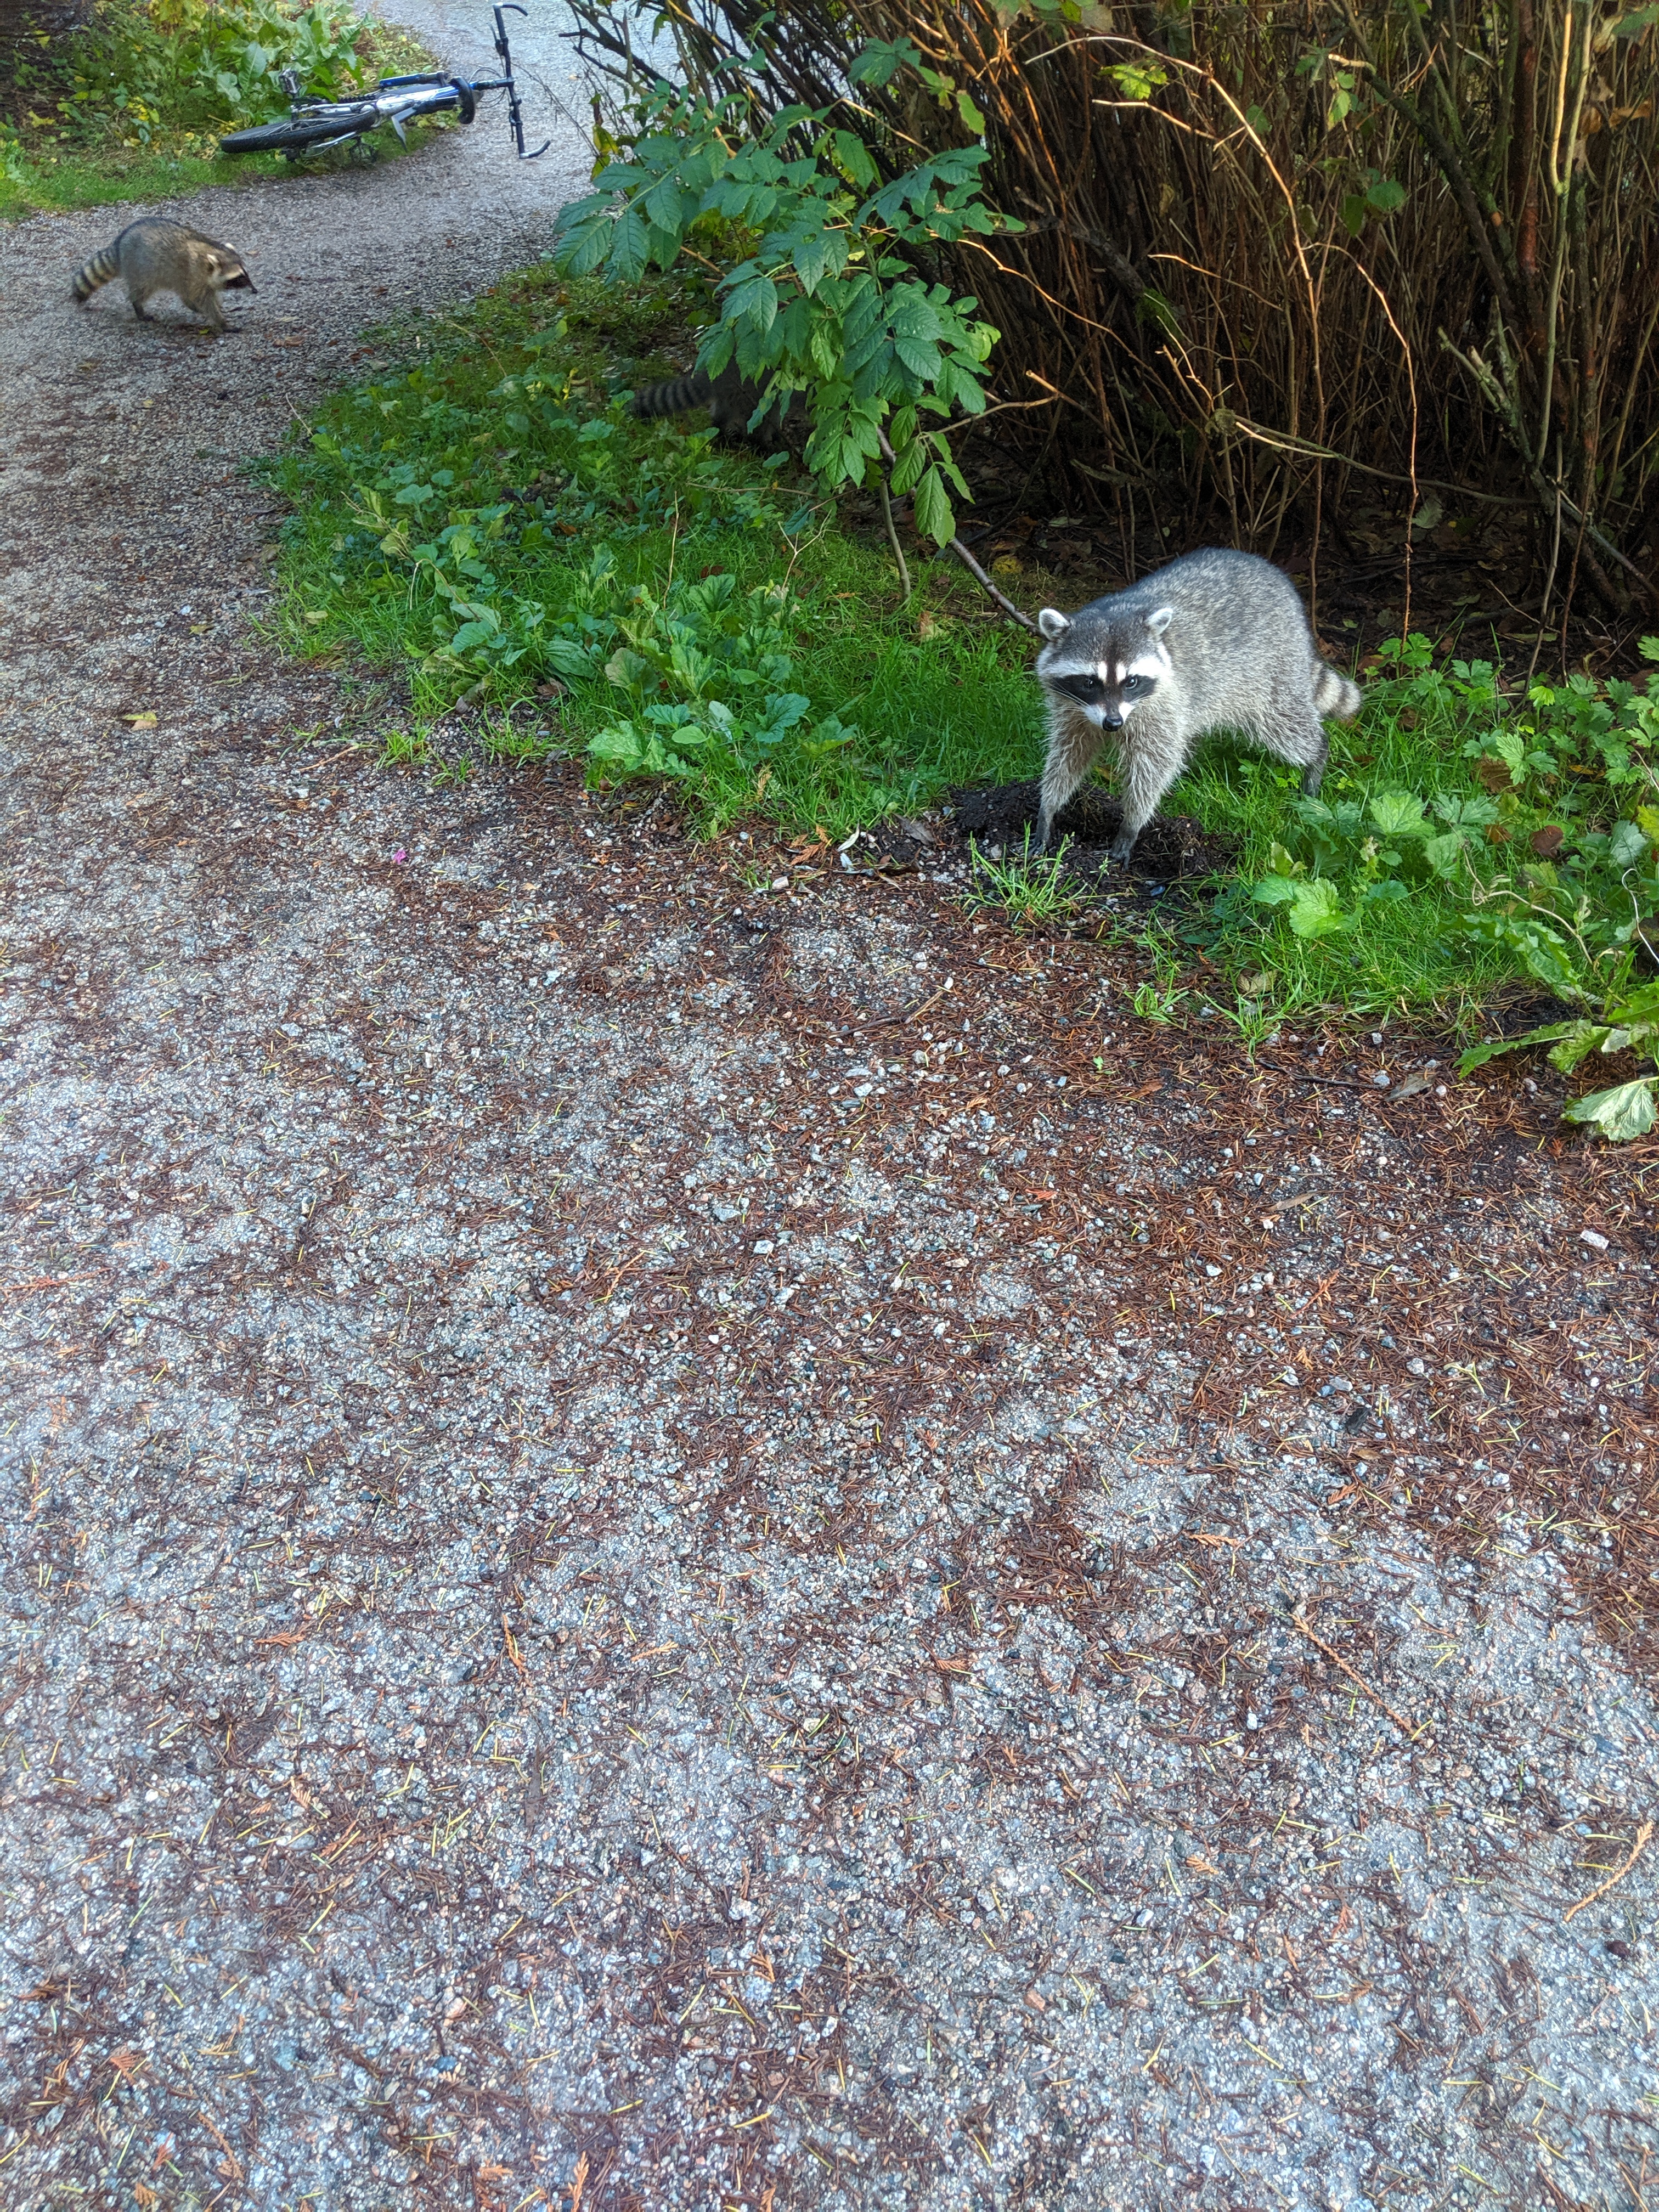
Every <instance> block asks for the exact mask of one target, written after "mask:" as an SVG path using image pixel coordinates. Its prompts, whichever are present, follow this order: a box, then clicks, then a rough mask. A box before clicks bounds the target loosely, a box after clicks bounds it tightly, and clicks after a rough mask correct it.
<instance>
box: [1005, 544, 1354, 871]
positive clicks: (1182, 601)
mask: <svg viewBox="0 0 1659 2212" xmlns="http://www.w3.org/2000/svg"><path fill="white" fill-rule="evenodd" d="M1037 627H1038V629H1040V630H1041V631H1042V635H1043V636H1044V637H1045V638H1046V639H1047V641H1048V642H1047V643H1046V644H1045V645H1044V647H1043V648H1042V652H1041V653H1039V654H1038V655H1037V663H1036V672H1037V676H1038V678H1039V679H1040V680H1041V682H1042V687H1043V690H1045V691H1046V692H1047V694H1048V758H1047V760H1046V762H1045V763H1044V765H1043V770H1042V801H1041V806H1040V811H1039V813H1038V818H1037V834H1036V849H1037V850H1038V851H1039V852H1046V851H1047V849H1048V842H1049V839H1050V837H1051V836H1052V835H1053V832H1054V817H1055V816H1056V815H1057V814H1058V813H1059V812H1060V809H1061V807H1063V806H1064V805H1065V804H1066V800H1067V799H1069V798H1070V797H1071V795H1072V793H1073V792H1074V791H1075V790H1076V789H1077V787H1078V786H1079V784H1080V783H1081V782H1082V781H1083V780H1084V778H1085V776H1086V775H1088V773H1089V770H1090V769H1091V767H1092V766H1093V765H1094V761H1095V757H1096V755H1097V753H1098V752H1099V750H1100V749H1101V746H1102V745H1103V744H1104V743H1105V742H1106V741H1107V738H1108V737H1109V738H1110V739H1111V741H1112V743H1113V744H1114V745H1115V749H1116V752H1117V763H1118V775H1117V787H1118V799H1119V803H1120V805H1121V807H1122V810H1123V818H1122V822H1121V825H1120V827H1119V829H1118V832H1117V835H1116V836H1115V837H1114V838H1113V840H1112V842H1111V844H1110V846H1109V848H1108V849H1109V853H1110V854H1111V857H1112V859H1113V860H1127V859H1128V857H1129V855H1130V854H1131V853H1133V850H1134V847H1135V840H1136V838H1138V837H1139V835H1140V833H1141V831H1142V830H1143V829H1145V828H1146V824H1147V823H1149V822H1150V821H1151V820H1152V816H1153V814H1154V813H1155V812H1156V811H1157V809H1158V801H1159V799H1162V798H1163V796H1164V793H1165V792H1166V791H1167V790H1168V789H1169V787H1170V785H1171V784H1172V783H1173V782H1174V781H1175V780H1176V777H1177V776H1178V775H1180V774H1181V771H1182V769H1183V768H1185V766H1186V765H1187V762H1188V757H1190V755H1191V753H1192V750H1193V748H1194V745H1195V744H1197V742H1198V740H1199V739H1200V738H1202V737H1204V736H1205V735H1206V733H1207V732H1210V731H1212V730H1231V731H1233V732H1237V735H1238V736H1240V737H1241V738H1245V739H1246V740H1247V741H1248V742H1249V744H1255V745H1260V746H1261V749H1262V750H1263V751H1264V752H1269V753H1273V754H1276V755H1277V756H1278V757H1279V759H1280V760H1285V761H1290V762H1291V763H1293V764H1294V765H1295V766H1296V767H1297V768H1299V769H1301V770H1302V788H1303V790H1304V793H1306V794H1307V795H1308V797H1309V798H1310V799H1311V798H1313V797H1315V796H1316V793H1318V790H1319V785H1320V780H1321V778H1322V776H1323V775H1324V773H1325V756H1326V753H1327V751H1328V745H1327V742H1326V738H1325V732H1324V729H1323V726H1322V718H1323V717H1324V716H1325V715H1327V714H1331V715H1334V716H1335V717H1336V718H1337V720H1340V721H1344V722H1351V721H1352V720H1353V718H1354V716H1355V715H1356V714H1358V712H1359V707H1360V696H1359V690H1358V685H1357V684H1351V683H1350V682H1349V681H1348V679H1347V678H1346V676H1339V675H1338V674H1337V672H1336V671H1335V670H1334V668H1331V667H1329V666H1328V665H1327V664H1326V663H1325V661H1324V660H1322V659H1321V657H1320V653H1319V648H1318V647H1317V646H1316V644H1315V643H1314V636H1313V631H1312V630H1311V629H1310V627H1309V623H1308V617H1307V615H1306V612H1305V611H1304V608H1303V605H1302V600H1301V598H1300V596H1299V595H1298V593H1297V589H1296V586H1295V585H1294V584H1292V583H1291V580H1290V578H1289V577H1288V576H1286V575H1285V574H1284V572H1283V571H1282V570H1281V569H1279V568H1274V567H1273V564H1272V563H1271V562H1267V561H1261V560H1258V559H1257V557H1256V556H1255V554H1254V553H1235V552H1231V551H1229V550H1225V549H1224V548H1222V547H1219V546H1212V547H1208V548H1206V550H1204V551H1203V552H1201V553H1189V554H1188V555H1187V556H1186V557H1185V558H1184V559H1183V560H1180V561H1172V562H1170V565H1169V567H1168V568H1159V569H1158V571H1157V572H1156V573H1155V574H1152V575H1151V576H1147V577H1145V578H1143V579H1142V580H1141V581H1140V582H1139V583H1138V584H1132V585H1131V586H1130V587H1129V589H1128V590H1127V592H1113V593H1112V594H1111V596H1110V597H1109V598H1107V599H1095V600H1093V601H1091V604H1090V605H1088V606H1086V607H1083V608H1081V609H1079V611H1078V612H1077V613H1076V614H1074V615H1070V616H1067V615H1062V614H1060V613H1057V612H1056V611H1055V610H1054V608H1053V607H1044V608H1043V610H1042V613H1041V614H1039V615H1038V617H1037Z"/></svg>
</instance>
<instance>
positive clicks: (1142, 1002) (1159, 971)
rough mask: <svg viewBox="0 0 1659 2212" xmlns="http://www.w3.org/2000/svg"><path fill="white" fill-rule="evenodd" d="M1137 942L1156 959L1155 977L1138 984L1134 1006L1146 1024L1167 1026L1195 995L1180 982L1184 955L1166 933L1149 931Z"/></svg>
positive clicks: (1153, 967)
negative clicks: (1176, 948) (1182, 955)
mask: <svg viewBox="0 0 1659 2212" xmlns="http://www.w3.org/2000/svg"><path fill="white" fill-rule="evenodd" d="M1136 942H1137V943H1138V944H1139V946H1140V948H1141V950H1142V951H1143V952H1146V953H1149V954H1150V955H1151V956H1152V977H1151V978H1149V979H1148V980H1146V981H1143V982H1140V983H1137V984H1136V986H1135V994H1134V997H1133V999H1132V1000H1130V1004H1131V1006H1133V1009H1134V1011H1135V1012H1136V1013H1137V1014H1138V1015H1139V1017H1140V1018H1141V1020H1142V1021H1143V1022H1158V1023H1161V1024H1168V1023H1170V1022H1172V1021H1174V1019H1175V1018H1176V1015H1177V1014H1178V1013H1179V1012H1180V1011H1181V1009H1182V1006H1185V1005H1186V1003H1187V1001H1188V999H1190V998H1191V997H1192V995H1193V994H1192V993H1191V991H1189V990H1188V989H1187V988H1185V987H1184V986H1183V985H1182V983H1181V981H1180V976H1181V957H1180V955H1179V954H1178V953H1177V952H1176V950H1175V948H1174V945H1172V943H1171V941H1170V934H1169V933H1168V932H1167V931H1165V930H1163V929H1148V930H1145V931H1143V932H1142V933H1141V935H1140V936H1139V938H1138V939H1136Z"/></svg>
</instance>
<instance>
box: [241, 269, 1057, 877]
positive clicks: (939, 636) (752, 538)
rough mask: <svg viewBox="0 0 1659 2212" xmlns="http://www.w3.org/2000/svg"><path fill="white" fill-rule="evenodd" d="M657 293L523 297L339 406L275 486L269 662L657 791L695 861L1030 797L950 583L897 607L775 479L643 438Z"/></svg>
mask: <svg viewBox="0 0 1659 2212" xmlns="http://www.w3.org/2000/svg"><path fill="white" fill-rule="evenodd" d="M686 305H687V300H686V295H685V294H684V291H683V290H682V289H678V288H676V287H673V286H670V285H666V284H663V285H659V286H656V287H652V286H645V287H641V288H640V289H638V290H637V291H635V292H634V293H632V294H621V293H619V292H618V291H617V289H615V288H603V287H601V286H599V285H598V284H597V283H592V282H589V281H586V280H580V279H577V280H572V281H571V282H570V283H558V282H556V280H555V279H554V278H552V277H551V276H548V275H545V274H543V273H532V274H531V275H529V276H525V277H523V278H521V279H520V280H518V281H517V282H516V283H513V284H512V285H511V286H508V287H506V288H504V289H502V290H501V291H500V292H498V293H497V294H496V295H494V296H492V297H487V298H486V299H484V300H483V301H480V302H478V303H477V305H476V306H475V307H473V309H471V311H470V312H469V313H467V314H466V315H465V316H464V317H461V318H458V319H457V321H456V322H455V323H454V324H453V325H450V326H449V329H448V331H447V332H446V333H441V334H440V342H439V343H436V344H429V343H427V342H426V341H424V340H423V341H422V342H421V343H420V347H419V349H418V351H417V352H416V356H415V358H414V359H413V361H412V362H410V365H409V366H407V367H406V368H404V369H403V370H402V371H401V373H400V374H398V375H396V376H395V377H392V378H389V379H387V380H386V381H384V382H380V383H377V384H374V385H371V386H366V387H363V388H362V389H360V390H358V391H356V392H346V393H343V394H341V395H340V396H339V397H338V398H336V399H334V400H332V401H331V402H329V403H328V404H325V407H324V408H323V409H322V410H319V415H318V416H317V417H316V418H315V419H314V422H313V428H312V436H311V441H310V446H309V449H308V450H307V452H305V453H301V454H297V455H295V456H293V457H291V458H289V459H286V460H285V461H283V463H282V464H280V465H279V466H278V468H277V471H276V482H277V483H278V484H279V486H280V487H281V488H282V489H283V490H285V491H287V492H288V493H289V495H290V496H291V497H292V498H293V499H294V501H295V505H296V507H297V509H298V513H297V514H296V517H295V521H294V523H293V524H292V525H291V526H290V528H289V542H288V559H287V569H286V574H287V576H288V580H289V613H288V616H287V617H286V619H287V623H288V625H289V635H290V636H291V637H292V638H293V640H294V641H295V642H296V643H299V642H303V643H304V644H306V645H307V646H308V647H309V648H310V649H311V650H313V651H329V650H337V651H345V650H358V651H362V652H363V653H367V654H368V657H369V658H370V659H373V660H376V661H381V662H387V663H391V664H394V665H401V666H404V667H405V668H407V669H408V671H409V672H410V682H411V688H412V694H413V701H414V705H415V709H416V718H417V721H418V720H422V719H425V720H430V719H431V718H433V717H434V716H435V715H437V714H440V713H441V711H442V710H443V709H445V708H447V707H448V706H449V705H451V704H452V703H453V702H455V701H456V700H458V699H461V698H465V699H467V700H468V701H469V702H475V703H477V705H479V706H480V707H484V706H486V705H487V706H489V707H490V708H495V709H497V710H499V709H502V708H510V707H512V706H513V705H514V704H515V703H520V704H525V703H536V704H538V705H539V706H540V707H541V708H543V709H544V710H545V711H544V714H543V718H542V723H541V726H539V727H538V728H537V729H535V730H532V732H531V733H530V734H528V735H526V733H525V731H524V729H523V727H522V716H520V718H519V721H518V722H517V723H516V724H514V723H510V722H509V721H508V720H507V718H506V716H505V715H503V714H499V713H498V714H496V716H495V720H494V725H493V727H494V735H493V736H487V737H486V738H485V740H484V742H485V744H486V745H493V746H495V747H496V748H498V749H505V750H511V751H513V752H515V753H520V754H522V753H525V752H530V753H532V754H533V753H536V752H546V751H550V750H561V751H568V752H574V753H578V754H582V755H586V757H588V759H589V761H590V763H591V764H592V772H593V774H594V775H596V776H597V777H599V778H601V779H608V780H616V779H617V778H620V777H624V776H627V775H641V774H645V775H665V776H671V777H672V778H674V779H675V780H676V781H678V782H679V783H680V784H681V785H682V786H683V787H684V792H685V794H686V797H687V799H688V802H689V805H690V811H691V816H692V818H693V820H694V821H695V823H696V824H697V825H698V826H699V827H700V828H701V829H702V831H703V832H705V833H707V834H714V833H716V832H718V831H719V830H720V829H723V828H725V827H726V824H727V823H730V822H732V821H733V820H734V819H736V818H737V817H738V816H739V815H741V814H744V812H746V811H750V809H757V810H758V811H761V812H763V813H764V814H766V815H769V817H771V818H772V819H774V820H775V821H777V822H779V823H781V824H783V825H785V826H787V827H788V828H790V829H815V828H819V829H823V830H825V831H827V832H829V834H831V835H833V836H838V837H839V836H845V835H846V834H848V832H849V831H850V830H852V829H855V828H857V827H858V826H859V825H860V823H866V822H868V821H870V820H872V819H873V818H877V817H880V816H882V815H884V814H887V813H891V812H893V811H914V810H915V809H916V808H918V807H921V806H925V805H928V804H929V803H930V802H931V801H932V800H933V799H936V798H938V797H939V794H940V793H942V792H943V791H944V790H945V789H946V787H948V786H950V785H951V783H953V782H961V781H1002V780H1005V779H1006V778H1007V777H1009V776H1012V775H1019V774H1022V773H1029V771H1030V755H1031V750H1032V748H1033V746H1034V745H1035V744H1036V742H1037V740H1036V726H1037V719H1038V718H1037V713H1036V702H1035V699H1034V697H1033V696H1032V693H1031V689H1030V680H1029V678H1028V677H1027V676H1026V674H1025V672H1024V659H1025V655H1024V651H1023V648H1022V646H1021V644H1020V643H1019V641H1018V640H1016V639H1015V638H1013V637H1012V636H1011V635H1009V634H1008V633H1007V632H1006V630H1005V629H1003V628H1002V627H1001V625H1000V622H999V621H998V620H996V619H994V618H993V617H992V615H991V613H990V611H989V610H987V607H986V605H985V603H984V602H983V601H982V600H981V599H980V597H979V596H978V594H977V593H976V592H975V591H974V589H973V587H972V586H970V585H969V584H967V583H966V581H965V580H962V579H961V577H960V572H959V571H957V570H955V569H954V568H953V569H952V570H951V571H946V570H945V569H944V568H938V567H933V568H923V569H922V570H921V577H920V580H919V582H918V586H917V590H916V592H915V597H914V598H913V599H912V601H911V604H910V605H909V606H908V608H906V607H902V606H901V605H900V604H899V594H898V592H897V589H896V584H895V580H894V576H893V571H892V567H891V562H890V557H889V556H888V555H887V553H886V551H885V550H884V549H882V550H878V549H877V547H876V546H875V545H874V544H868V545H866V544H864V543H862V542H861V541H860V539H859V538H856V537H855V536H854V535H852V534H849V532H848V531H847V530H845V529H844V528H843V527H842V525H841V523H840V521H839V520H838V518H837V515H836V510H835V507H834V506H833V504H832V503H830V502H829V501H826V500H825V499H824V498H823V496H822V495H820V494H819V493H818V492H817V490H816V489H815V488H814V487H813V486H812V484H811V483H810V481H808V480H807V479H805V478H804V477H801V476H800V475H799V472H798V471H797V470H796V469H795V467H794V465H793V463H792V462H791V461H790V460H789V459H788V458H787V456H783V455H779V456H775V457H772V458H771V459H769V460H764V461H763V460H762V459H759V458H758V457H757V456H756V455H754V454H752V453H747V452H741V451H728V450H724V449H722V448H720V447H717V446H715V445H714V443H713V441H712V439H711V437H710V435H708V433H706V432H702V433H697V432H693V433H692V434H690V435H688V434H687V432H686V430H685V429H684V428H683V427H682V426H679V425H676V424H673V423H662V422H657V423H641V422H635V420H634V419H633V418H632V417H631V416H629V414H628V412H627V410H626V408H625V405H624V404H623V401H622V400H621V399H620V398H616V397H613V396H612V394H611V390H610V385H611V380H612V378H613V375H614V376H617V377H622V376H623V369H624V365H625V364H626V363H628V362H629V361H630V359H631V362H632V363H633V366H632V367H630V368H628V369H627V374H626V378H625V379H624V381H623V387H622V388H623V389H627V388H630V386H631V383H632V382H634V381H643V380H646V379H647V377H648V376H649V375H650V374H653V373H656V374H659V373H662V372H663V371H664V370H665V368H667V366H668V364H667V363H666V362H664V361H663V359H662V357H661V356H660V355H659V352H658V351H657V348H658V347H659V345H660V343H661V342H662V339H663V337H664V336H665V334H666V333H667V331H669V330H670V329H671V328H672V327H674V326H675V325H678V322H679V321H680V319H682V318H683V317H684V313H685V311H686Z"/></svg>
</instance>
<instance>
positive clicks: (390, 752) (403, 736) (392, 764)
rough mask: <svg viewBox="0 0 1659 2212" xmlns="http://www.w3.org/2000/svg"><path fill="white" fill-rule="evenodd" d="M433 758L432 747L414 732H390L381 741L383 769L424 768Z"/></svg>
mask: <svg viewBox="0 0 1659 2212" xmlns="http://www.w3.org/2000/svg"><path fill="white" fill-rule="evenodd" d="M431 758H432V747H431V745H430V744H428V741H427V739H426V738H423V737H420V736H417V735H416V732H414V731H412V730H388V731H387V732H386V736H385V738H384V739H383V740H382V741H381V745H380V765H381V767H382V768H408V767H415V768H424V767H425V766H426V765H427V763H428V761H430V759H431Z"/></svg>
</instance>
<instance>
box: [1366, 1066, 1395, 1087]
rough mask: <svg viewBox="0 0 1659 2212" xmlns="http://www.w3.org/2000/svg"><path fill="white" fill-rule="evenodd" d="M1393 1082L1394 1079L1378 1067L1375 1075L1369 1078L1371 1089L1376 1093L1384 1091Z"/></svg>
mask: <svg viewBox="0 0 1659 2212" xmlns="http://www.w3.org/2000/svg"><path fill="white" fill-rule="evenodd" d="M1393 1080H1394V1079H1393V1077H1392V1076H1390V1075H1386V1074H1384V1073H1383V1070H1382V1069H1381V1068H1380V1067H1379V1068H1378V1069H1377V1071H1376V1074H1375V1075H1374V1076H1372V1078H1371V1084H1372V1087H1373V1088H1374V1089H1376V1090H1377V1091H1386V1090H1387V1089H1388V1087H1389V1084H1390V1083H1391V1082H1392V1081H1393Z"/></svg>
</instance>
